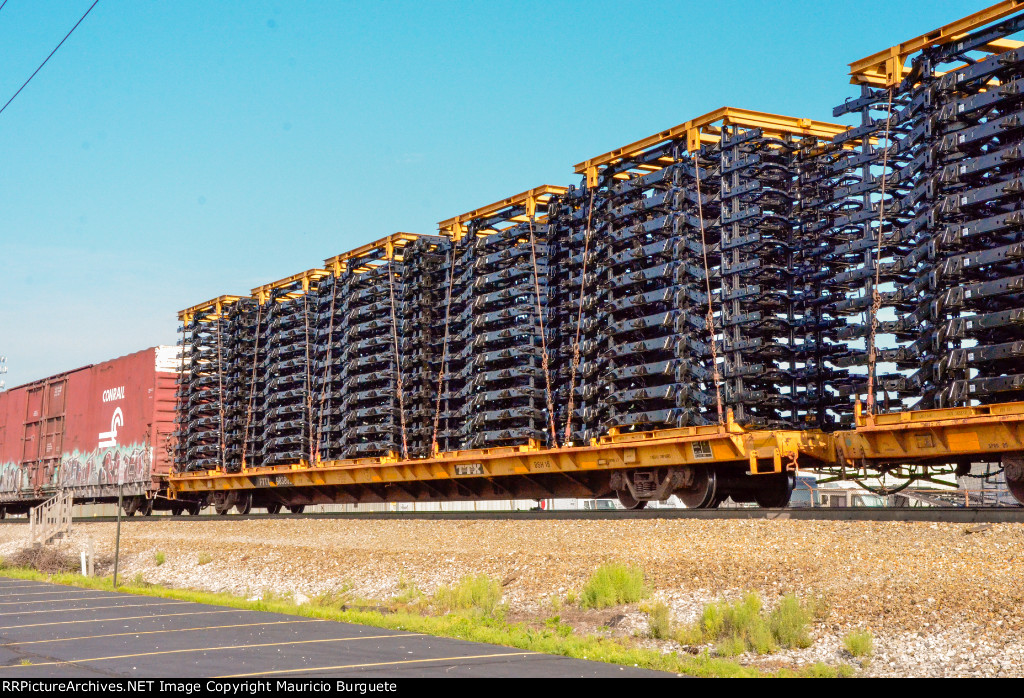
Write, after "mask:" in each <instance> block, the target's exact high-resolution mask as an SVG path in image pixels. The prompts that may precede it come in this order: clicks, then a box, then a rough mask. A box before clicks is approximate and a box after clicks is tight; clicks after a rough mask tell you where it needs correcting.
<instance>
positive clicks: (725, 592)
mask: <svg viewBox="0 0 1024 698" xmlns="http://www.w3.org/2000/svg"><path fill="white" fill-rule="evenodd" d="M114 532H115V524H112V523H91V524H75V527H74V531H73V534H72V537H71V539H70V542H69V546H70V549H71V551H72V552H74V553H75V554H76V555H77V551H78V550H81V549H83V548H84V547H85V541H86V539H87V538H92V539H93V541H94V542H95V547H96V551H97V554H98V555H105V554H112V553H113V547H114ZM27 537H28V527H27V526H25V525H19V524H0V556H4V557H8V556H10V555H13V554H14V553H16V552H17V551H18V550H20V549H21V548H23V547H25V546H26V545H27ZM121 545H122V561H121V569H122V570H123V574H124V576H125V578H126V579H132V578H134V577H136V576H137V575H140V574H141V575H142V578H143V579H145V581H147V582H152V583H156V584H162V585H166V586H172V587H181V588H193V589H202V590H207V591H218V592H228V593H232V594H236V595H240V596H241V595H244V596H246V597H249V598H252V597H254V596H262V595H263V594H264V593H266V592H272V593H274V594H279V595H287V594H291V595H294V597H295V598H296V599H298V600H301V599H302V597H313V596H316V595H319V594H324V593H327V592H332V591H339V590H346V591H347V593H349V594H350V595H352V596H354V597H360V598H364V599H376V600H386V599H388V598H390V597H393V596H396V595H398V594H400V593H402V591H403V590H405V589H408V588H409V586H410V585H415V586H416V587H417V588H419V589H420V590H422V591H423V592H424V593H426V594H428V595H429V594H432V593H433V592H434V591H436V589H437V588H438V587H439V586H440V585H442V584H452V583H454V582H456V581H458V580H459V579H460V578H462V577H464V576H466V575H471V574H472V575H476V574H486V575H489V576H491V577H493V578H496V579H498V580H501V582H502V584H503V591H504V601H505V602H507V603H508V606H509V617H510V619H512V620H527V621H537V622H542V621H543V620H544V619H545V618H548V617H550V616H552V615H556V614H558V615H560V616H561V617H562V619H563V621H567V622H570V623H571V624H573V626H574V627H575V628H576V629H577V632H593V633H599V634H600V633H603V634H610V635H617V636H623V635H624V636H629V637H636V640H635V641H636V642H637V643H639V644H641V645H642V646H647V647H652V648H658V649H661V650H663V651H672V650H680V649H681V648H680V646H679V645H678V644H677V643H675V642H673V641H655V640H648V639H642V636H643V634H644V633H645V631H646V629H647V621H646V614H645V613H643V611H641V610H640V608H638V606H637V605H630V606H625V607H621V608H618V609H610V610H605V611H579V610H574V609H573V608H571V607H570V606H569V605H568V604H567V602H566V599H567V597H570V596H574V595H576V594H578V592H579V591H580V589H581V588H582V587H583V585H584V583H585V582H586V580H587V578H588V577H589V576H590V574H591V573H592V572H593V571H594V570H595V569H596V568H597V567H598V566H599V565H601V564H602V563H604V562H609V561H621V562H628V563H633V564H637V565H639V566H641V567H642V569H643V570H644V573H645V575H646V578H647V582H648V584H649V585H650V586H651V587H652V588H653V589H654V594H653V597H652V599H651V601H664V602H665V603H667V604H668V605H669V607H670V609H671V611H672V617H673V621H674V622H676V623H690V622H693V621H694V620H695V619H696V618H697V615H698V614H699V613H700V611H701V609H702V608H703V606H704V604H706V603H710V602H713V601H716V600H720V599H722V598H727V599H738V598H740V597H741V596H742V595H743V594H744V593H746V592H749V591H757V592H759V593H760V594H761V595H762V597H763V598H764V600H765V604H766V606H769V607H771V606H772V605H774V603H775V602H776V601H777V600H778V599H779V598H780V597H781V596H782V595H783V594H785V593H789V592H793V593H795V594H796V595H797V596H798V597H800V598H803V599H816V600H818V601H819V605H821V604H822V603H823V604H824V608H826V609H827V611H826V612H825V613H824V615H822V616H821V617H820V619H819V621H817V622H816V623H815V625H814V628H813V631H812V636H813V638H814V644H813V645H812V646H811V647H810V648H808V649H804V650H785V651H782V652H778V653H775V654H772V655H763V656H760V657H758V656H754V655H743V656H741V657H740V658H739V661H740V662H741V663H744V664H751V665H756V666H763V667H765V668H778V667H784V666H790V667H799V666H804V665H806V664H809V663H813V662H815V661H824V662H826V663H828V664H833V665H838V664H841V663H850V664H853V665H855V666H857V667H860V662H861V660H860V659H858V658H852V657H850V656H849V655H848V654H847V653H846V651H845V650H844V649H843V643H842V638H843V637H844V636H845V635H846V634H847V633H849V632H851V631H854V630H865V629H866V630H869V631H870V632H871V633H872V634H873V636H874V644H875V653H874V656H873V657H872V658H871V661H870V663H868V664H867V666H866V667H864V668H863V669H859V673H860V674H861V675H867V676H1024V603H1022V602H1024V584H1022V582H1021V580H1022V579H1024V525H1021V524H994V525H991V526H984V527H978V526H972V525H967V524H939V523H889V522H885V523H881V522H823V521H729V520H707V521H704V520H678V519H676V520H623V521H607V520H604V521H597V520H588V521H536V520H533V521H490V520H484V521H436V520H342V519H330V520H323V519H319V520H318V519H308V520H301V519H299V520H295V519H287V520H286V519H279V520H265V521H253V520H249V521H232V520H231V519H230V518H225V519H211V520H197V521H170V520H168V521H126V522H125V523H124V524H123V526H122V536H121ZM157 552H160V553H163V557H164V560H165V561H164V562H163V564H159V565H158V564H157ZM207 560H208V561H207ZM200 561H202V562H203V563H204V564H200ZM556 599H557V600H556Z"/></svg>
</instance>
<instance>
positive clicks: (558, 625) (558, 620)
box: [544, 616, 573, 637]
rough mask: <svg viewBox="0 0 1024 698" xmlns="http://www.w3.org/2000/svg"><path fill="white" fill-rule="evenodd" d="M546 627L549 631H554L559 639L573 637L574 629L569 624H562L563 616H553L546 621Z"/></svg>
mask: <svg viewBox="0 0 1024 698" xmlns="http://www.w3.org/2000/svg"><path fill="white" fill-rule="evenodd" d="M544 627H545V628H548V629H549V630H554V631H555V633H556V634H557V635H558V636H559V637H569V636H570V635H572V632H573V628H572V626H571V625H569V624H568V623H563V622H562V617H561V616H551V617H550V618H546V619H545V620H544Z"/></svg>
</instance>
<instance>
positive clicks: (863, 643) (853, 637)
mask: <svg viewBox="0 0 1024 698" xmlns="http://www.w3.org/2000/svg"><path fill="white" fill-rule="evenodd" d="M843 647H845V648H846V651H847V652H849V653H850V654H851V655H853V656H854V657H870V656H871V655H872V654H874V653H875V639H874V638H873V637H872V636H871V633H870V632H869V631H867V630H858V631H856V632H852V633H850V634H849V635H847V636H846V637H844V638H843Z"/></svg>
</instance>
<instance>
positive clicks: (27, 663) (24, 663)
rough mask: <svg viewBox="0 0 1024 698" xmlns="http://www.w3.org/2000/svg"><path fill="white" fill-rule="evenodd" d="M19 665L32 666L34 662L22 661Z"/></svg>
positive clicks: (29, 660)
mask: <svg viewBox="0 0 1024 698" xmlns="http://www.w3.org/2000/svg"><path fill="white" fill-rule="evenodd" d="M18 664H20V665H21V666H32V660H31V659H22V660H21V661H20V662H18Z"/></svg>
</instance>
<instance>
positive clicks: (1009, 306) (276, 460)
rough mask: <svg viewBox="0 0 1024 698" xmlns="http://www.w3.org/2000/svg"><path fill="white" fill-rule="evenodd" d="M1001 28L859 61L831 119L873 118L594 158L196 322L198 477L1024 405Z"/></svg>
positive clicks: (1013, 139) (190, 403) (724, 114)
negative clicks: (705, 429)
mask: <svg viewBox="0 0 1024 698" xmlns="http://www.w3.org/2000/svg"><path fill="white" fill-rule="evenodd" d="M1005 17H1006V15H1005V14H1004V15H1001V16H1000V17H999V18H997V20H994V21H993V22H990V23H989V24H988V25H987V26H980V25H979V26H977V27H976V26H971V27H970V28H969V29H968V30H964V31H962V32H959V33H958V34H956V38H955V39H953V40H942V41H924V40H923V39H922V43H921V46H922V47H923V50H917V53H916V54H914V56H915V57H914V58H913V60H912V62H911V63H910V64H908V65H905V66H904V64H903V59H904V56H903V55H902V54H895V53H894V54H892V55H893V56H896V58H892V59H891V60H890V58H886V57H884V56H883V57H882V58H880V59H878V60H879V61H882V62H883V63H884V64H885V66H888V67H887V68H886V69H885V70H881V69H879V67H878V65H881V64H878V65H875V64H872V65H869V67H868V68H867V69H855V70H854V73H853V74H854V78H855V81H856V82H859V83H860V93H859V94H858V95H857V96H855V97H853V98H851V99H849V100H847V101H846V102H845V103H844V104H843V105H840V106H839V107H837V108H836V109H835V112H834V113H835V115H836V116H847V117H854V118H856V119H858V120H859V123H858V124H857V125H855V126H853V127H844V126H838V125H835V124H826V123H822V122H814V121H810V120H806V119H795V118H791V117H781V116H776V115H771V114H764V113H760V112H752V111H748V110H742V109H733V108H723V109H720V110H716V111H715V112H712V113H710V114H707V115H704V116H703V117H699V118H697V119H694V120H691V121H689V122H686V123H684V124H680V125H679V126H677V127H674V128H672V129H667V130H666V131H662V132H660V133H658V134H655V135H654V136H652V137H650V138H647V139H643V140H641V141H637V142H635V143H633V144H630V145H628V146H625V147H622V148H619V149H616V150H614V151H611V152H609V153H607V154H605V155H602V156H598V157H596V158H591V159H589V160H587V161H584V162H583V163H580V164H579V165H577V168H576V171H577V173H578V174H580V175H581V176H582V180H581V182H580V183H579V185H578V186H572V187H568V188H564V187H553V186H546V187H540V188H537V189H533V190H530V191H528V192H524V193H522V194H519V195H516V196H513V197H509V198H508V199H505V200H502V201H500V202H498V203H496V204H492V205H490V206H486V207H483V208H481V209H477V210H476V211H472V212H470V213H467V214H463V215H462V216H457V217H455V218H452V219H449V220H447V221H444V222H442V223H441V224H440V226H439V227H440V230H439V234H437V235H424V236H421V235H415V234H408V233H398V234H395V235H393V236H390V237H388V238H384V239H382V240H380V241H378V242H376V243H370V244H369V245H366V246H364V247H362V248H359V249H358V250H354V251H353V252H350V253H345V254H343V255H339V256H338V257H334V258H331V259H329V260H327V261H326V268H325V269H318V270H311V271H310V272H305V273H303V274H299V275H296V276H294V277H289V279H286V280H283V281H282V282H277V283H275V284H269V285H267V286H263V287H260V288H259V289H256V290H254V292H253V296H252V297H251V298H238V297H232V296H224V297H221V298H219V299H216V300H215V301H211V302H210V303H208V304H204V305H201V306H196V307H195V308H192V309H189V310H188V311H183V313H182V316H181V317H182V320H183V324H182V328H181V332H182V343H183V345H184V349H185V351H184V353H183V366H182V368H183V371H182V374H181V379H180V385H179V391H178V400H179V417H178V420H179V426H178V449H177V453H176V467H177V468H178V469H180V470H187V469H211V468H224V469H226V470H237V469H239V468H241V467H243V466H250V467H251V466H259V465H279V464H286V463H295V462H302V461H308V462H317V461H326V460H338V459H361V458H372V459H392V460H394V459H405V458H428V457H436V456H438V455H439V454H444V453H451V452H455V451H464V450H467V449H481V448H500V447H518V446H531V447H563V446H570V445H585V444H587V443H588V442H590V441H591V440H593V439H597V438H601V437H603V436H606V435H608V434H614V433H621V432H624V431H647V430H655V429H665V428H672V427H684V426H692V425H707V424H715V423H720V422H724V421H726V415H727V413H729V412H731V413H732V415H733V417H734V419H735V422H737V423H739V424H742V425H744V426H747V427H751V428H758V429H826V430H827V429H833V428H837V427H843V426H849V425H851V424H852V423H853V420H854V414H855V410H856V403H857V401H858V400H859V399H861V398H862V397H865V396H866V397H867V405H866V409H867V410H868V411H875V412H880V411H886V410H905V409H908V408H931V407H936V408H940V407H952V406H966V405H976V404H979V403H981V404H984V403H991V402H1005V401H1011V400H1020V399H1024V48H1017V47H1016V44H1014V43H1012V42H1007V41H1004V40H1005V39H1007V38H1009V37H1011V36H1014V35H1016V34H1018V33H1019V32H1021V30H1022V29H1024V16H1022V15H1021V14H1020V13H1018V14H1016V15H1011V16H1009V17H1008V18H1005ZM958 31H959V30H958ZM901 46H902V45H901ZM887 55H888V54H887ZM908 55H909V54H908ZM897 59H898V60H897ZM892 61H897V63H896V64H894V65H897V68H893V66H892V65H891V62H892ZM886 70H887V71H888V72H886ZM858 71H859V72H858ZM894 71H895V72H894ZM712 489H713V488H712ZM709 491H710V490H709Z"/></svg>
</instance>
